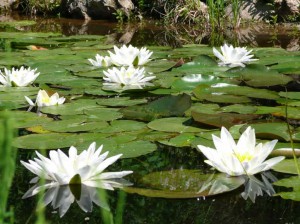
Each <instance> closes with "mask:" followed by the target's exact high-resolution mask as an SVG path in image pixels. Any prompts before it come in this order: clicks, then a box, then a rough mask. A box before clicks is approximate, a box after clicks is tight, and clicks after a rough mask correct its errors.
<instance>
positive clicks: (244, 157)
mask: <svg viewBox="0 0 300 224" xmlns="http://www.w3.org/2000/svg"><path fill="white" fill-rule="evenodd" d="M235 156H236V158H237V159H238V160H239V161H240V162H249V161H250V160H251V159H252V158H253V155H252V154H250V153H249V152H246V153H237V152H236V153H235Z"/></svg>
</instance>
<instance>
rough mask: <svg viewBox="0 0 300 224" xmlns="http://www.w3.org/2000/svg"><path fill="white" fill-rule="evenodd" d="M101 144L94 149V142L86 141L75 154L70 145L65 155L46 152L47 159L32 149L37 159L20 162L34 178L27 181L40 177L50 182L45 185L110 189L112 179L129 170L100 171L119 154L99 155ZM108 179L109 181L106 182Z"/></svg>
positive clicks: (74, 149) (58, 152)
mask: <svg viewBox="0 0 300 224" xmlns="http://www.w3.org/2000/svg"><path fill="white" fill-rule="evenodd" d="M102 148H103V145H101V146H100V147H99V148H98V149H97V150H96V143H95V142H93V143H91V144H90V146H89V148H88V149H87V150H83V151H82V152H81V153H80V154H79V155H78V154H77V149H76V148H75V147H74V146H71V147H70V148H69V153H68V154H69V156H67V155H66V154H64V153H63V152H62V151H61V150H60V149H58V150H51V151H50V152H49V156H50V159H48V158H46V157H44V156H43V155H41V154H40V153H39V152H37V151H36V154H37V156H38V158H35V159H34V161H33V160H29V162H24V161H21V163H22V164H23V165H24V166H25V167H26V168H27V169H28V170H30V171H31V172H32V173H34V174H36V175H37V177H35V178H33V179H32V180H31V181H30V182H31V183H37V182H38V180H39V179H40V178H45V179H46V181H50V183H49V185H53V182H54V184H58V185H68V184H81V183H82V184H85V185H87V186H91V187H101V188H105V189H112V186H111V183H110V182H112V183H113V179H116V178H122V177H124V176H126V175H128V174H131V173H132V171H120V172H103V171H104V169H106V168H107V167H108V166H109V165H111V164H113V163H114V162H115V161H117V160H118V159H119V158H120V157H121V156H122V154H118V155H115V156H112V157H109V158H106V157H107V155H108V152H105V153H103V154H100V153H101V151H102ZM110 180H111V181H110Z"/></svg>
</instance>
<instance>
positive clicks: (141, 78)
mask: <svg viewBox="0 0 300 224" xmlns="http://www.w3.org/2000/svg"><path fill="white" fill-rule="evenodd" d="M103 73H104V77H103V79H104V80H105V81H106V82H108V83H118V84H121V85H143V84H145V83H147V82H149V81H150V80H152V79H154V78H155V76H145V69H144V68H141V69H139V68H134V67H132V66H130V67H128V68H125V67H121V68H120V69H118V68H116V67H114V68H112V69H108V70H107V71H103Z"/></svg>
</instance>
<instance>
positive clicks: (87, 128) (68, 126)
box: [43, 117, 108, 132]
mask: <svg viewBox="0 0 300 224" xmlns="http://www.w3.org/2000/svg"><path fill="white" fill-rule="evenodd" d="M107 126H108V123H107V122H105V121H97V122H87V119H86V118H85V117H77V118H74V119H68V120H60V121H53V122H50V123H47V124H44V125H43V127H44V129H46V130H49V131H54V132H91V131H94V130H96V129H103V128H106V127H107Z"/></svg>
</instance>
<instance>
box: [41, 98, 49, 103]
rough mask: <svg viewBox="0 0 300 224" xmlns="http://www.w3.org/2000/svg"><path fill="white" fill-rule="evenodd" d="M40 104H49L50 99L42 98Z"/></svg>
mask: <svg viewBox="0 0 300 224" xmlns="http://www.w3.org/2000/svg"><path fill="white" fill-rule="evenodd" d="M42 102H43V103H50V98H49V97H45V98H42Z"/></svg>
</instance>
